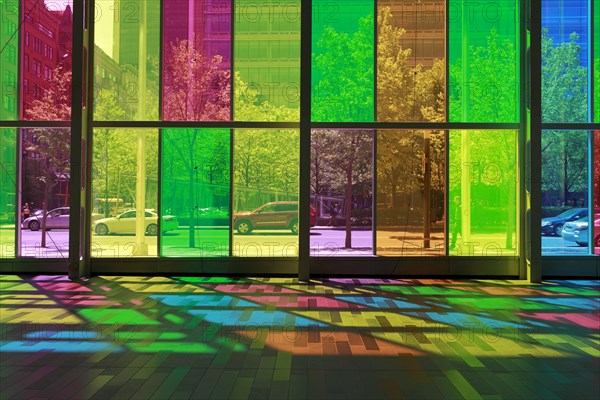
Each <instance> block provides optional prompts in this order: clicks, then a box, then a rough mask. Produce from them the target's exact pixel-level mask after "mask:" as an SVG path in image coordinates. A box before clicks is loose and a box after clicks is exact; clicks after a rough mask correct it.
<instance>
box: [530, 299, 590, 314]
mask: <svg viewBox="0 0 600 400" xmlns="http://www.w3.org/2000/svg"><path fill="white" fill-rule="evenodd" d="M523 300H527V301H537V302H540V303H545V304H553V305H556V306H561V307H568V308H572V309H579V310H590V311H593V310H600V300H599V299H590V298H583V299H580V298H574V297H559V298H557V297H551V298H547V297H528V298H524V299H523Z"/></svg>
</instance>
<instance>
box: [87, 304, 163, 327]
mask: <svg viewBox="0 0 600 400" xmlns="http://www.w3.org/2000/svg"><path fill="white" fill-rule="evenodd" d="M77 314H79V315H80V316H81V317H82V318H84V319H85V320H87V321H89V322H93V323H95V324H103V325H105V324H123V325H158V324H159V322H158V321H156V320H155V319H154V318H152V317H149V316H146V315H144V314H142V313H141V312H139V311H136V310H131V309H127V308H125V309H91V308H85V309H82V310H77Z"/></svg>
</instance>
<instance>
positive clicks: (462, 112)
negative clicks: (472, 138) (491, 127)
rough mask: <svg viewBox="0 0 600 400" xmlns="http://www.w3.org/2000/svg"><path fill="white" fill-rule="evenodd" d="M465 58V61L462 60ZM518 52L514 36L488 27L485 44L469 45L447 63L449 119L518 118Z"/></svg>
mask: <svg viewBox="0 0 600 400" xmlns="http://www.w3.org/2000/svg"><path fill="white" fill-rule="evenodd" d="M465 60H467V63H468V64H467V65H466V66H465V65H463V63H464V62H465ZM518 60H519V58H518V56H517V52H516V49H515V46H514V40H511V39H507V38H504V39H503V38H502V37H501V36H500V35H499V34H498V32H497V31H496V30H495V29H492V30H491V32H490V34H489V36H487V39H486V45H485V46H471V47H469V50H468V54H462V58H458V59H457V60H455V61H453V62H452V63H451V64H450V87H449V90H450V93H449V95H450V121H452V122H516V121H518V120H519V114H518V113H519V107H518V105H519V85H518V82H519V81H518V70H517V67H518V65H519V63H518Z"/></svg>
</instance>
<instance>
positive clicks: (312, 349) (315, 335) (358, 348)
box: [238, 330, 424, 357]
mask: <svg viewBox="0 0 600 400" xmlns="http://www.w3.org/2000/svg"><path fill="white" fill-rule="evenodd" d="M238 334H239V335H240V336H243V337H244V338H246V339H247V340H250V342H251V343H252V347H253V348H256V347H261V346H257V343H259V344H260V345H264V346H267V347H269V348H272V349H275V350H277V351H281V352H286V353H291V354H293V355H296V356H315V355H319V356H369V355H370V356H374V355H376V356H380V357H381V356H383V357H390V356H398V355H413V356H419V355H423V354H424V353H423V352H421V351H419V350H416V349H414V348H412V347H408V346H400V345H398V344H395V343H390V342H388V341H385V340H381V339H378V338H374V337H372V336H371V335H365V334H359V333H354V332H340V331H335V332H323V331H319V330H314V331H308V332H307V331H278V332H260V331H238Z"/></svg>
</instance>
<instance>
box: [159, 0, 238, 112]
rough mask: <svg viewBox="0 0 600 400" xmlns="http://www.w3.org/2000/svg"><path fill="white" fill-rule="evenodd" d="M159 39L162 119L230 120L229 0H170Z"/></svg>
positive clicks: (164, 12)
mask: <svg viewBox="0 0 600 400" xmlns="http://www.w3.org/2000/svg"><path fill="white" fill-rule="evenodd" d="M162 43H163V44H162V45H163V63H162V77H163V80H162V82H163V86H162V94H163V102H162V104H163V109H162V112H163V119H164V120H176V121H222V120H229V119H230V107H231V97H230V93H231V89H230V77H231V64H230V62H231V1H229V0H189V1H188V0H171V1H169V2H168V6H167V5H165V7H164V8H163V42H162Z"/></svg>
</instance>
